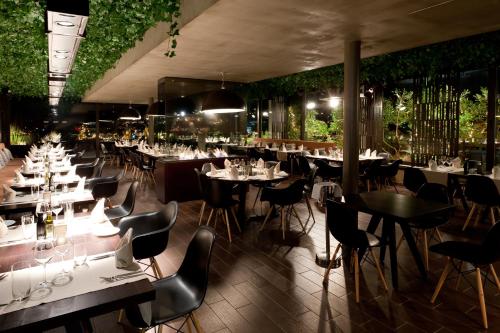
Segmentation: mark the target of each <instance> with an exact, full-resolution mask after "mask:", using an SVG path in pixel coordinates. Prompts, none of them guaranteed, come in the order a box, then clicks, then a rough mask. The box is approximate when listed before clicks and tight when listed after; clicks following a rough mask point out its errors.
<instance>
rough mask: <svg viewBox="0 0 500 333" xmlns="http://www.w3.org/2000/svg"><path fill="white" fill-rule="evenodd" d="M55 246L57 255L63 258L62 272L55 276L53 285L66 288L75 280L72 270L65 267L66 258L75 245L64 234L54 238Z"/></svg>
mask: <svg viewBox="0 0 500 333" xmlns="http://www.w3.org/2000/svg"><path fill="white" fill-rule="evenodd" d="M54 246H55V251H56V254H58V255H59V257H60V258H61V271H60V272H59V273H57V274H56V275H55V276H54V279H52V284H53V285H55V286H64V285H67V284H68V283H70V282H71V281H72V280H73V276H72V275H71V270H70V268H67V267H68V266H67V265H65V262H64V257H65V256H66V255H68V253H70V251H71V250H72V249H73V244H72V243H71V241H70V239H69V238H68V237H67V235H66V233H64V234H58V235H56V237H55V238H54Z"/></svg>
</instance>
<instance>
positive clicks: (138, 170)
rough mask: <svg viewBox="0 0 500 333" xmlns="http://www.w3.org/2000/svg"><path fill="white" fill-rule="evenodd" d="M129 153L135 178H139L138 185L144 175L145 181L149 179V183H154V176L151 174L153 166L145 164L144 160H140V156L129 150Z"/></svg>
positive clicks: (140, 183)
mask: <svg viewBox="0 0 500 333" xmlns="http://www.w3.org/2000/svg"><path fill="white" fill-rule="evenodd" d="M130 155H131V157H132V161H133V165H134V167H135V169H134V170H135V173H134V175H135V179H137V180H139V185H142V180H143V179H144V176H146V181H147V180H150V181H151V184H155V183H156V181H155V177H154V175H153V170H154V168H153V166H151V165H148V164H145V163H144V161H143V160H142V156H141V155H139V154H137V153H134V152H130Z"/></svg>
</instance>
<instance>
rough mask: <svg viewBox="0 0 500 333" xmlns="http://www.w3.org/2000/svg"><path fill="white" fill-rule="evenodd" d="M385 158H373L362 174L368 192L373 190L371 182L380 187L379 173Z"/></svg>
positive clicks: (361, 177)
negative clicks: (378, 181)
mask: <svg viewBox="0 0 500 333" xmlns="http://www.w3.org/2000/svg"><path fill="white" fill-rule="evenodd" d="M382 162H383V160H382V159H379V160H373V161H372V162H371V163H370V165H368V166H367V167H366V169H365V170H364V171H363V173H362V174H361V175H360V179H361V180H362V181H363V182H364V183H365V184H366V189H367V191H368V192H370V191H371V184H372V183H374V184H375V186H376V187H378V183H377V177H378V173H379V168H380V166H381V165H382Z"/></svg>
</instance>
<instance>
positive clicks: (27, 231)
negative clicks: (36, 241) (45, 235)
mask: <svg viewBox="0 0 500 333" xmlns="http://www.w3.org/2000/svg"><path fill="white" fill-rule="evenodd" d="M21 227H22V229H23V236H24V239H31V238H33V237H34V236H35V231H36V223H35V218H34V217H33V215H23V216H22V217H21Z"/></svg>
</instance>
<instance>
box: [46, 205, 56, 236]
mask: <svg viewBox="0 0 500 333" xmlns="http://www.w3.org/2000/svg"><path fill="white" fill-rule="evenodd" d="M46 216H47V217H46V218H45V238H46V239H51V238H53V237H54V218H53V217H52V208H51V206H50V204H49V207H48V211H47V215H46Z"/></svg>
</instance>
